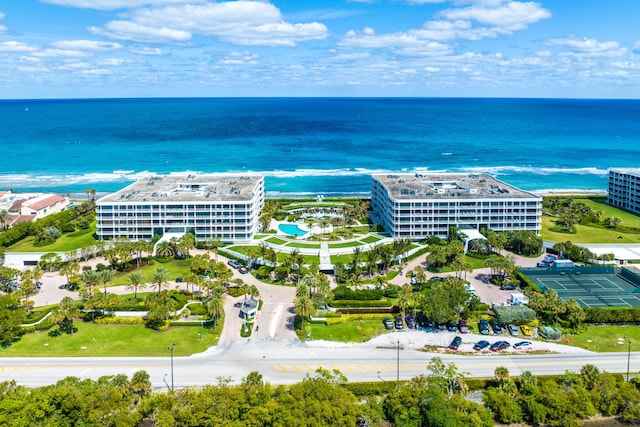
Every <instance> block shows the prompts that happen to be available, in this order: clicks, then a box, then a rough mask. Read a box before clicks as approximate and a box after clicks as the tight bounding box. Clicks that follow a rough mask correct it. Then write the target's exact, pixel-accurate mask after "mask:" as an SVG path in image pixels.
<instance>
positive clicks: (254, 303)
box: [240, 297, 258, 319]
mask: <svg viewBox="0 0 640 427" xmlns="http://www.w3.org/2000/svg"><path fill="white" fill-rule="evenodd" d="M257 313H258V300H257V299H253V297H251V298H249V299H246V300H244V301H242V306H241V307H240V317H242V318H244V319H253V318H254V317H256V314H257Z"/></svg>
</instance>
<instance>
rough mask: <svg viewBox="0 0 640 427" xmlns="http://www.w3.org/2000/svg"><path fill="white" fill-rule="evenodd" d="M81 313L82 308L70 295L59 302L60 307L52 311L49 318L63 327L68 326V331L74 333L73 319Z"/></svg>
mask: <svg viewBox="0 0 640 427" xmlns="http://www.w3.org/2000/svg"><path fill="white" fill-rule="evenodd" d="M79 314H80V310H79V309H78V307H77V306H76V303H75V302H74V301H73V300H72V299H71V298H70V297H64V298H62V301H60V304H58V308H56V309H55V310H54V311H53V312H52V313H51V316H50V317H49V319H50V320H51V321H52V322H53V323H56V324H58V325H59V327H60V328H61V329H62V328H63V326H66V329H67V333H70V334H71V335H73V319H74V318H76V317H78V315H79Z"/></svg>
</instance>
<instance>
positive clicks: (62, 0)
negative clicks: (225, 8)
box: [42, 0, 206, 10]
mask: <svg viewBox="0 0 640 427" xmlns="http://www.w3.org/2000/svg"><path fill="white" fill-rule="evenodd" d="M42 1H44V2H45V3H51V4H57V5H59V6H68V7H77V8H81V9H98V10H115V9H134V8H138V7H142V6H162V5H167V4H184V3H191V4H193V3H202V2H204V1H206V0H42Z"/></svg>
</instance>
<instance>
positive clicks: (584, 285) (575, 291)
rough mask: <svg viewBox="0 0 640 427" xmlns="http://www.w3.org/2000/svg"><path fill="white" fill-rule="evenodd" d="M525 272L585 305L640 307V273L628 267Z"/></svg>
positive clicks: (544, 285)
mask: <svg viewBox="0 0 640 427" xmlns="http://www.w3.org/2000/svg"><path fill="white" fill-rule="evenodd" d="M623 270H627V271H623ZM521 272H522V273H523V274H524V275H525V276H527V277H528V278H529V280H531V281H532V282H533V283H535V284H536V285H538V286H539V287H540V289H542V290H543V291H545V290H547V289H554V290H555V291H556V292H557V293H558V296H559V297H560V298H562V299H569V298H572V299H574V300H576V301H577V302H578V303H580V305H582V306H584V307H640V288H638V284H640V274H638V273H635V272H633V271H631V270H628V269H625V268H624V267H623V268H622V269H616V268H614V267H574V268H563V269H555V268H548V269H539V268H535V269H533V268H528V269H522V270H521Z"/></svg>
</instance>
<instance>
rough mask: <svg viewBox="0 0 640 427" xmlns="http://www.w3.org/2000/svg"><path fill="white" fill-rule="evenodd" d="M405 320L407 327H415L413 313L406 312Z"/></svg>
mask: <svg viewBox="0 0 640 427" xmlns="http://www.w3.org/2000/svg"><path fill="white" fill-rule="evenodd" d="M405 321H406V322H407V328H409V329H415V328H416V318H415V317H414V316H413V314H407V317H405Z"/></svg>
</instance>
